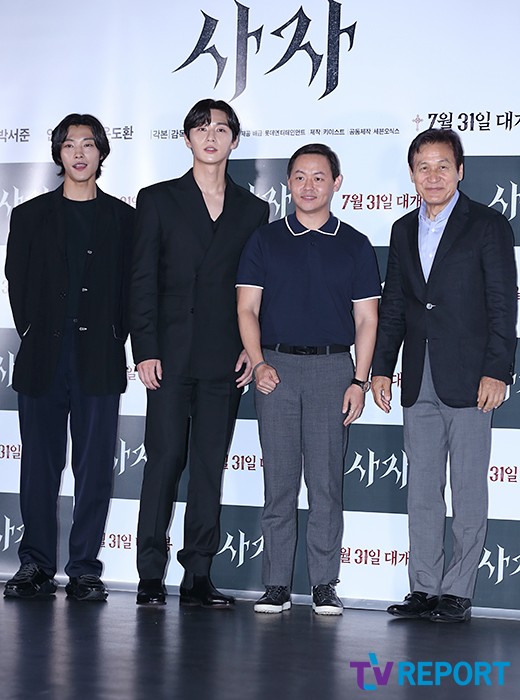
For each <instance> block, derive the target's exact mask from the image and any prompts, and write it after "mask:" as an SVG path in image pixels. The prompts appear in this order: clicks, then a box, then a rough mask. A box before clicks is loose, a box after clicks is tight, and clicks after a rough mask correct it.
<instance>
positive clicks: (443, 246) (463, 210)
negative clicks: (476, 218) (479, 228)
mask: <svg viewBox="0 0 520 700" xmlns="http://www.w3.org/2000/svg"><path fill="white" fill-rule="evenodd" d="M468 215H469V206H468V199H467V197H465V195H463V194H462V193H460V194H459V199H458V201H457V203H456V204H455V207H454V208H453V211H452V212H451V214H450V216H449V218H448V223H447V224H446V228H445V229H444V233H443V234H442V237H441V240H440V242H439V247H438V248H437V252H436V253H435V258H434V259H433V265H432V269H431V272H430V277H431V276H432V275H435V273H436V271H437V270H438V268H439V266H440V265H442V261H443V260H444V258H445V257H446V255H447V254H448V253H449V251H450V250H451V247H452V246H453V244H454V243H455V241H457V239H458V238H459V236H460V235H461V234H462V232H463V231H464V229H465V227H466V224H467V221H468Z"/></svg>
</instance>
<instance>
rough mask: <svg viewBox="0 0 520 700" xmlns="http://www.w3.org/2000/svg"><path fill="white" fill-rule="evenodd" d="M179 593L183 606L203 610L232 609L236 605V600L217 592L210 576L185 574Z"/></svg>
mask: <svg viewBox="0 0 520 700" xmlns="http://www.w3.org/2000/svg"><path fill="white" fill-rule="evenodd" d="M190 584H191V585H190ZM179 592H180V596H181V597H180V604H181V605H191V606H199V607H202V608H230V607H232V606H233V605H234V604H235V599H234V598H233V597H232V596H229V595H224V594H223V593H221V592H220V591H217V589H216V588H215V586H214V585H213V584H212V583H211V580H210V578H209V576H200V575H198V574H184V578H183V579H182V582H181V585H180V589H179Z"/></svg>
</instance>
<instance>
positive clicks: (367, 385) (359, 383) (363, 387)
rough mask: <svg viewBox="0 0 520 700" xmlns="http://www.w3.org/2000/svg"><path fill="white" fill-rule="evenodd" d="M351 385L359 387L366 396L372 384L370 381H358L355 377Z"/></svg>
mask: <svg viewBox="0 0 520 700" xmlns="http://www.w3.org/2000/svg"><path fill="white" fill-rule="evenodd" d="M350 383H351V384H355V385H356V386H358V387H359V388H360V389H361V391H362V392H363V393H364V394H366V393H367V391H368V390H369V389H370V382H369V381H368V379H367V381H366V382H364V381H363V380H362V379H356V378H355V377H354V379H353V380H352V381H351V382H350Z"/></svg>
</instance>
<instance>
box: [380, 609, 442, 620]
mask: <svg viewBox="0 0 520 700" xmlns="http://www.w3.org/2000/svg"><path fill="white" fill-rule="evenodd" d="M386 612H387V613H388V614H389V615H392V617H400V618H401V619H402V620H429V619H430V615H431V613H432V611H431V610H426V611H425V612H422V613H400V612H390V610H387V611H386Z"/></svg>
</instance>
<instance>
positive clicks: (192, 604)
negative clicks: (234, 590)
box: [179, 597, 235, 610]
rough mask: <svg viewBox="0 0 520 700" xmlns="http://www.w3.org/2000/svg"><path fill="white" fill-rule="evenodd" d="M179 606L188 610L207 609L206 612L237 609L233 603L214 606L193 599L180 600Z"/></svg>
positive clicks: (215, 604) (214, 604)
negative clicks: (213, 609)
mask: <svg viewBox="0 0 520 700" xmlns="http://www.w3.org/2000/svg"><path fill="white" fill-rule="evenodd" d="M179 605H182V606H183V607H186V608H205V609H206V610H211V609H212V608H215V609H216V610H232V609H233V608H234V607H235V602H234V601H233V602H232V603H231V602H229V603H213V604H212V605H206V604H205V603H202V602H201V601H200V600H194V599H193V598H182V597H181V598H179Z"/></svg>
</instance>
